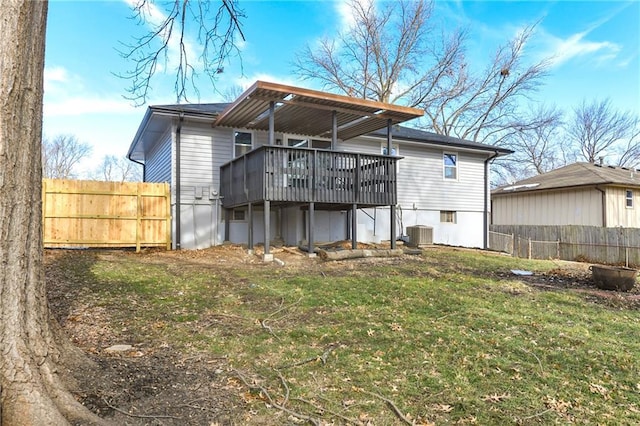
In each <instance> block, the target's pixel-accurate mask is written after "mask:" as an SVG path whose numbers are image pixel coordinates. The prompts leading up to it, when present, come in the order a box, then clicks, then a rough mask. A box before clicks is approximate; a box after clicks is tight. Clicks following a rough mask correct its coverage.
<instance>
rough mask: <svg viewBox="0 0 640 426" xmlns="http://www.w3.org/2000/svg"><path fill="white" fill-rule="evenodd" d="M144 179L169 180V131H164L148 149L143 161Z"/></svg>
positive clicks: (148, 180) (147, 180)
mask: <svg viewBox="0 0 640 426" xmlns="http://www.w3.org/2000/svg"><path fill="white" fill-rule="evenodd" d="M145 181H146V182H169V183H170V182H171V132H166V133H165V134H164V135H163V137H162V138H161V139H160V140H159V141H158V142H157V143H156V144H155V146H154V147H153V149H151V151H149V154H148V155H147V159H146V161H145Z"/></svg>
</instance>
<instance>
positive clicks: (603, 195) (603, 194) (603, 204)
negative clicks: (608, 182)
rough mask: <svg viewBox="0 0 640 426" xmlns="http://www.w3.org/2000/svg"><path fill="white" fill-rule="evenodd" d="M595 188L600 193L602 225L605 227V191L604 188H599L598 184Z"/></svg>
mask: <svg viewBox="0 0 640 426" xmlns="http://www.w3.org/2000/svg"><path fill="white" fill-rule="evenodd" d="M596 189H597V190H598V191H600V193H601V194H602V198H601V200H602V201H601V204H602V227H603V228H606V227H607V193H606V191H605V190H604V189H602V188H600V187H599V186H596Z"/></svg>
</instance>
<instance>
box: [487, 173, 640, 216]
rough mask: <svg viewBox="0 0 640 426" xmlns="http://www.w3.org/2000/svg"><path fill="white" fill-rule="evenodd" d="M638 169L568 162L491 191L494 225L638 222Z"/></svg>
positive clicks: (639, 175) (639, 190) (639, 197)
mask: <svg viewBox="0 0 640 426" xmlns="http://www.w3.org/2000/svg"><path fill="white" fill-rule="evenodd" d="M638 203H640V169H633V168H626V167H617V166H607V165H600V164H593V163H574V164H571V165H568V166H565V167H561V168H559V169H556V170H552V171H550V172H548V173H543V174H541V175H538V176H535V177H532V178H528V179H524V180H521V181H518V182H515V183H513V184H511V185H508V186H504V187H501V188H497V189H495V190H494V191H492V216H491V223H492V224H494V225H587V226H604V227H619V226H621V227H625V228H640V206H639V205H638Z"/></svg>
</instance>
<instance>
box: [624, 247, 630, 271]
mask: <svg viewBox="0 0 640 426" xmlns="http://www.w3.org/2000/svg"><path fill="white" fill-rule="evenodd" d="M624 260H625V263H624V265H625V266H626V267H627V268H628V267H629V247H625V248H624Z"/></svg>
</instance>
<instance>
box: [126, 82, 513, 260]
mask: <svg viewBox="0 0 640 426" xmlns="http://www.w3.org/2000/svg"><path fill="white" fill-rule="evenodd" d="M422 114H423V112H422V111H421V110H417V109H414V108H407V107H401V106H397V105H390V104H384V103H380V102H374V101H369V100H363V99H356V98H351V97H348V96H341V95H335V94H330V93H324V92H319V91H314V90H308V89H303V88H298V87H291V86H285V85H281V84H274V83H268V82H263V81H258V82H256V83H255V84H254V85H253V86H251V87H250V88H249V89H248V90H247V91H245V92H244V93H243V94H242V95H241V96H240V97H239V98H238V99H237V100H236V101H235V102H233V103H230V104H197V105H162V106H151V107H149V108H148V110H147V112H146V114H145V116H144V118H143V120H142V122H141V124H140V127H139V129H138V131H137V133H136V135H135V137H134V139H133V142H132V143H131V147H130V149H129V153H128V157H129V158H130V159H131V160H132V161H136V162H139V163H141V164H143V165H144V180H145V181H150V182H165V181H166V182H170V185H171V189H172V200H174V201H173V203H174V206H173V221H174V229H173V237H174V238H173V244H174V248H190V249H195V248H204V247H209V246H212V245H218V244H221V243H222V242H223V241H225V240H229V241H232V242H236V243H248V246H249V248H250V249H251V248H252V247H253V244H254V243H263V244H265V253H266V254H265V257H267V255H268V253H269V247H270V244H271V243H272V242H274V241H281V242H284V243H286V244H292V245H298V244H301V243H304V244H307V245H308V246H309V248H312V247H313V244H314V242H316V241H335V240H343V239H351V240H352V242H353V243H354V244H355V242H356V240H357V241H379V240H390V241H391V244H392V245H394V244H395V241H396V239H397V238H399V237H402V236H403V235H406V234H405V233H406V227H407V226H411V225H426V226H430V227H432V228H433V241H434V242H435V243H442V244H450V245H456V246H466V247H486V243H487V238H486V235H487V233H488V218H489V206H490V204H489V197H490V193H489V189H488V188H489V186H488V180H489V172H490V162H491V160H492V159H494V158H496V157H497V156H501V155H506V154H508V153H510V152H511V151H509V150H505V149H501V148H497V147H493V146H489V145H484V144H479V143H474V142H470V141H465V140H460V139H456V138H451V137H446V136H441V135H436V134H432V133H428V132H424V131H419V130H415V129H411V128H407V127H402V126H400V125H399V124H400V123H403V122H405V121H408V120H412V119H414V118H418V117H421V116H422Z"/></svg>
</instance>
